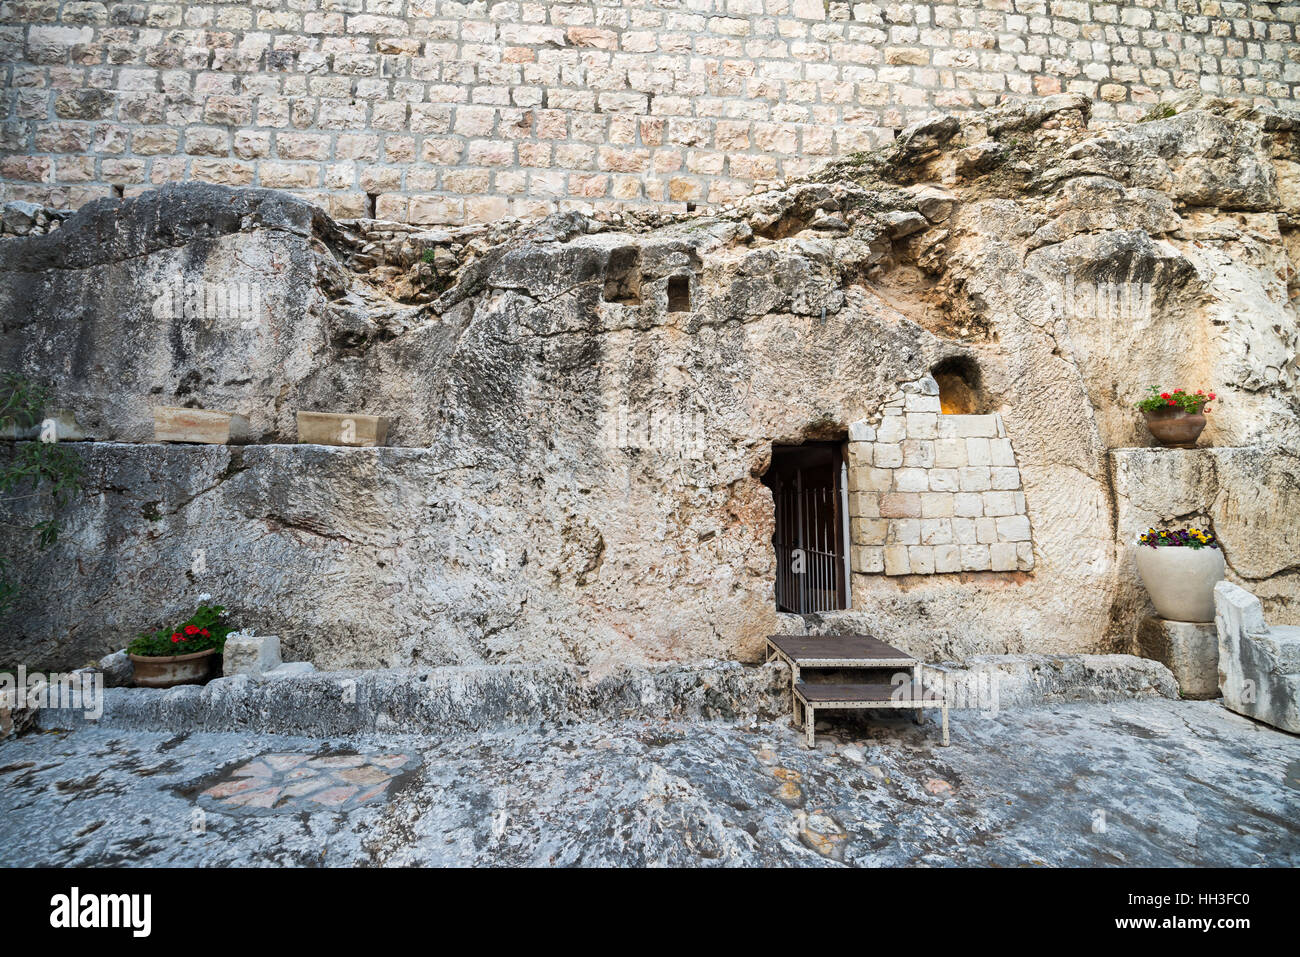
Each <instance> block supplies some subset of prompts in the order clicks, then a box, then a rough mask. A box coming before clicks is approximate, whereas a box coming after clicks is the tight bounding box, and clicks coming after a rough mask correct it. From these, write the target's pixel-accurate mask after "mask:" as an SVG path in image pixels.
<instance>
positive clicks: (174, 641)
mask: <svg viewBox="0 0 1300 957" xmlns="http://www.w3.org/2000/svg"><path fill="white" fill-rule="evenodd" d="M180 640H181V636H180V635H172V644H173V645H174V644H176V642H178V641H180Z"/></svg>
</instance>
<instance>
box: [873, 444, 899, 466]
mask: <svg viewBox="0 0 1300 957" xmlns="http://www.w3.org/2000/svg"><path fill="white" fill-rule="evenodd" d="M872 459H873V461H874V464H875V466H876V468H878V469H896V468H901V467H902V465H903V447H902V446H901V445H890V444H887V443H884V442H877V443H876V449H875V452H874V453H873V454H872Z"/></svg>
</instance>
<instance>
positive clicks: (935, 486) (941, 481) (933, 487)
mask: <svg viewBox="0 0 1300 957" xmlns="http://www.w3.org/2000/svg"><path fill="white" fill-rule="evenodd" d="M929 479H930V491H932V492H956V491H957V490H958V489H960V488H961V479H960V475H959V474H958V472H957V470H956V469H930V472H929Z"/></svg>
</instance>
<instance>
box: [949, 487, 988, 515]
mask: <svg viewBox="0 0 1300 957" xmlns="http://www.w3.org/2000/svg"><path fill="white" fill-rule="evenodd" d="M952 513H953V515H956V516H957V517H958V518H979V517H980V516H981V515H983V514H984V499H983V497H981V496H980V494H979V493H978V492H958V493H957V494H956V495H954V496H953V497H952Z"/></svg>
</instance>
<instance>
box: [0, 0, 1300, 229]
mask: <svg viewBox="0 0 1300 957" xmlns="http://www.w3.org/2000/svg"><path fill="white" fill-rule="evenodd" d="M1297 22H1300V5H1297V4H1295V3H1293V2H1290V0H1258V2H1252V3H1249V4H1247V3H1239V2H1228V0H1139V2H1137V3H1134V4H1125V3H1108V2H1107V3H1103V2H1088V0H980V2H975V0H951V2H945V0H930V2H892V3H864V2H847V0H601V2H583V0H563V2H547V3H543V2H520V0H261V2H259V3H257V4H233V3H218V4H209V3H202V2H157V3H148V4H143V3H141V4H121V3H111V2H109V3H102V2H95V0H19V2H13V3H6V4H3V5H0V62H2V63H3V64H4V66H3V70H4V85H5V96H4V105H3V111H4V112H3V126H2V127H0V153H2V154H3V156H2V158H0V184H2V187H3V189H2V195H0V198H2V199H6V200H22V201H28V202H35V203H40V204H44V205H47V206H52V207H57V208H75V207H78V206H80V205H82V204H83V203H85V202H87V201H89V200H91V199H95V198H97V197H100V196H108V195H112V194H113V193H114V192H115V191H121V192H124V193H128V194H129V193H134V192H136V191H139V190H141V189H144V188H148V187H151V186H158V185H161V184H164V183H168V182H175V181H183V180H204V181H209V182H215V183H223V184H227V185H232V186H266V187H273V188H277V189H286V190H290V191H292V192H295V193H298V194H300V195H302V196H304V197H307V198H309V199H312V200H313V201H314V202H317V203H318V204H320V205H322V206H323V207H325V208H326V209H327V210H328V211H329V212H330V213H331V214H333V215H334V216H336V217H358V216H367V215H370V216H375V217H378V218H381V219H389V220H398V221H404V222H410V223H417V224H455V223H462V222H492V221H495V220H498V219H500V218H502V217H504V216H536V215H542V214H545V213H548V212H552V211H555V210H564V209H581V210H583V211H600V210H609V209H617V208H620V207H624V206H635V205H647V204H656V203H665V202H671V203H674V204H683V203H690V202H695V203H708V204H714V203H725V202H729V201H731V200H734V199H736V198H737V197H739V196H741V195H744V194H746V193H748V192H749V191H750V189H751V188H752V186H753V185H754V184H755V183H756V182H762V181H767V180H773V179H777V178H780V177H784V176H787V175H792V174H800V173H802V172H804V171H805V170H806V169H807V168H808V167H809V166H810V165H812V164H814V163H816V162H817V161H820V160H823V159H826V158H829V157H832V156H836V155H841V154H845V153H849V152H852V151H855V150H861V149H864V148H867V147H871V146H874V145H877V144H879V143H881V142H884V141H887V140H889V139H891V138H892V137H893V136H894V134H895V131H897V130H899V129H901V128H903V127H905V126H907V125H909V124H910V123H913V122H915V121H917V120H919V119H922V118H924V117H926V116H928V115H931V114H933V113H935V112H951V111H959V110H964V109H978V108H982V107H986V106H990V105H993V104H994V103H996V102H997V101H998V100H999V99H1001V98H1002V97H1005V96H1014V97H1033V96H1042V95H1047V94H1052V93H1059V92H1063V91H1064V92H1078V93H1082V94H1084V95H1086V96H1088V97H1090V98H1092V99H1093V100H1094V102H1095V107H1094V117H1095V118H1096V119H1097V120H1100V121H1102V122H1105V121H1110V120H1120V121H1132V120H1136V119H1138V118H1140V117H1141V116H1143V115H1144V114H1146V113H1147V112H1148V111H1149V110H1150V109H1151V108H1152V106H1153V105H1154V104H1156V103H1157V102H1159V100H1160V98H1161V97H1162V96H1166V95H1169V94H1173V93H1178V92H1182V91H1188V90H1198V89H1199V90H1203V91H1205V92H1207V93H1214V94H1223V95H1227V96H1243V97H1247V98H1250V99H1254V100H1256V101H1263V102H1270V103H1277V104H1284V103H1292V104H1293V103H1295V102H1297V100H1300V47H1298V46H1297V44H1296V42H1295V40H1296V36H1295V32H1296V29H1297ZM678 208H680V206H679V207H678Z"/></svg>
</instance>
